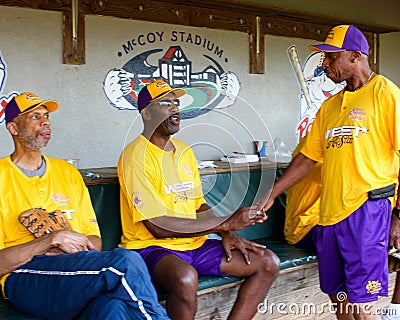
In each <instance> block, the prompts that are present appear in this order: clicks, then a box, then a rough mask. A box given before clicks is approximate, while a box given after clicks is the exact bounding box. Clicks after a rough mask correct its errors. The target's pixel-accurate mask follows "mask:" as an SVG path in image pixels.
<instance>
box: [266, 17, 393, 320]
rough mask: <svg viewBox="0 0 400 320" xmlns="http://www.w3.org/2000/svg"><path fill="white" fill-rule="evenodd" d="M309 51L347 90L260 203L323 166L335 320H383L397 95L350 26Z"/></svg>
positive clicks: (325, 249)
mask: <svg viewBox="0 0 400 320" xmlns="http://www.w3.org/2000/svg"><path fill="white" fill-rule="evenodd" d="M310 49H311V50H318V51H322V52H324V53H325V58H324V61H323V64H322V66H323V67H324V68H325V73H326V75H327V76H328V77H329V78H330V79H331V80H333V81H334V82H336V83H339V82H341V81H344V80H345V81H346V83H347V85H346V87H345V88H344V89H343V90H342V91H341V92H339V93H338V94H336V95H334V96H332V97H331V98H329V99H327V100H325V102H324V103H323V104H322V106H321V108H320V109H319V111H318V113H317V115H316V118H315V121H314V123H313V126H312V129H311V131H310V133H309V134H308V136H307V142H306V144H305V146H304V147H303V148H302V149H301V151H300V154H299V155H297V156H296V158H294V159H293V161H292V162H291V164H290V166H289V168H288V169H287V170H286V171H285V173H284V174H283V176H282V177H281V178H280V179H279V180H278V181H277V183H276V184H275V185H274V187H273V189H272V191H271V194H270V197H269V198H268V199H262V200H261V203H263V204H264V210H266V209H268V208H269V207H270V206H271V205H272V203H273V201H274V199H275V198H276V197H277V196H278V195H279V194H281V193H282V192H283V191H284V190H286V189H288V188H289V187H290V186H292V185H294V184H296V183H297V182H299V181H301V179H302V178H304V176H305V175H306V174H307V173H308V172H309V170H310V169H311V168H312V167H314V165H315V163H316V162H320V163H322V191H321V210H320V220H319V224H318V226H316V228H315V244H316V249H317V255H318V266H319V274H320V286H321V289H322V291H323V292H325V293H327V294H328V295H329V296H330V298H331V300H332V302H333V303H335V304H337V305H338V309H337V313H336V314H337V317H338V319H380V317H379V316H378V315H376V313H374V308H371V305H372V306H374V302H375V301H376V300H377V299H378V297H379V296H386V295H387V294H388V269H387V258H388V255H387V249H388V245H389V243H388V239H389V231H390V244H391V245H392V244H393V245H394V246H395V247H397V248H400V228H399V227H400V218H399V217H398V216H397V215H396V214H393V215H392V214H391V211H392V208H391V203H390V201H389V200H388V197H390V196H391V195H393V188H394V184H398V181H399V165H398V164H399V150H400V90H399V88H398V87H397V86H396V85H395V84H394V83H392V82H391V81H390V80H388V79H386V78H385V77H383V76H381V75H377V74H375V73H374V72H373V71H372V70H371V69H370V67H369V64H368V54H369V47H368V42H367V40H366V38H365V36H364V35H363V34H362V32H361V31H360V30H359V29H357V28H356V27H355V26H352V25H351V26H349V25H341V26H337V27H335V28H333V29H332V30H331V32H330V33H329V35H328V37H327V39H326V40H325V43H324V44H320V45H314V46H310ZM396 207H397V208H400V197H398V200H397V203H396ZM343 292H344V293H345V294H346V297H347V299H345V300H344V301H343V300H342V298H343V296H342V295H340V298H339V293H343ZM349 303H352V304H354V305H350V306H351V307H352V308H348V307H349V305H348V304H349ZM346 306H347V308H346Z"/></svg>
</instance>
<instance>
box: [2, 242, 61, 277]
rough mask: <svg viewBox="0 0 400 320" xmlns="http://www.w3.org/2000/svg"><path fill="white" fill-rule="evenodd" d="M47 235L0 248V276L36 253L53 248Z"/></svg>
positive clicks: (22, 263)
mask: <svg viewBox="0 0 400 320" xmlns="http://www.w3.org/2000/svg"><path fill="white" fill-rule="evenodd" d="M54 247H55V246H54V245H53V244H52V242H51V239H50V237H49V236H45V237H40V238H38V239H35V240H33V241H30V242H28V243H25V244H21V245H17V246H13V247H9V248H6V249H3V250H0V276H2V275H5V274H7V273H10V272H12V271H14V270H15V269H16V268H18V267H20V266H22V265H24V264H25V263H27V262H29V261H30V260H32V258H33V257H34V256H36V255H40V254H44V253H46V252H48V251H49V250H51V249H52V248H54Z"/></svg>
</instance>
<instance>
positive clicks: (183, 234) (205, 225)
mask: <svg viewBox="0 0 400 320" xmlns="http://www.w3.org/2000/svg"><path fill="white" fill-rule="evenodd" d="M226 219H227V217H216V216H212V217H211V216H209V217H207V218H205V216H204V214H201V215H200V217H199V219H183V218H172V217H168V218H155V219H152V221H151V222H148V221H145V222H144V223H145V225H146V227H147V228H148V229H149V231H150V232H151V233H152V234H153V235H154V236H155V237H156V238H188V237H195V236H202V235H207V234H209V233H217V232H220V231H224V230H225V229H224V224H223V222H224V221H225V220H226Z"/></svg>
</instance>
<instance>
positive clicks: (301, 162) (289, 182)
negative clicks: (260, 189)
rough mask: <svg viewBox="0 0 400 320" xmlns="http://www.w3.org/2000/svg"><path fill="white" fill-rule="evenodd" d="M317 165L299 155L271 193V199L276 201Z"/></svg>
mask: <svg viewBox="0 0 400 320" xmlns="http://www.w3.org/2000/svg"><path fill="white" fill-rule="evenodd" d="M315 163H316V162H315V161H313V160H311V159H309V158H307V157H306V156H304V155H303V154H302V153H299V154H298V155H297V156H296V157H295V158H294V159H293V161H292V162H291V163H290V165H289V167H288V168H287V169H286V170H285V172H284V174H283V175H282V177H281V178H280V179H279V180H278V181H277V182H276V183H275V185H274V187H273V189H272V192H271V197H272V198H273V199H275V198H276V197H277V196H279V195H280V194H281V193H283V192H284V191H286V190H287V189H289V188H290V187H291V186H293V185H295V184H296V183H298V182H300V181H301V180H302V179H303V178H304V177H305V176H306V175H307V173H308V172H309V171H310V170H311V168H312V167H314V165H315Z"/></svg>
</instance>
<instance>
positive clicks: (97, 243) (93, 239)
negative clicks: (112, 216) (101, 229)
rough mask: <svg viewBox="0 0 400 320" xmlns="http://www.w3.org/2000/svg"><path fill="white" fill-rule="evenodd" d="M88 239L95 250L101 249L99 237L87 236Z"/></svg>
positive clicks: (101, 244)
mask: <svg viewBox="0 0 400 320" xmlns="http://www.w3.org/2000/svg"><path fill="white" fill-rule="evenodd" d="M88 239H89V240H90V241H91V242H92V243H93V245H94V246H95V250H97V251H101V249H102V246H103V243H102V241H101V238H99V237H98V236H88Z"/></svg>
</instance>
